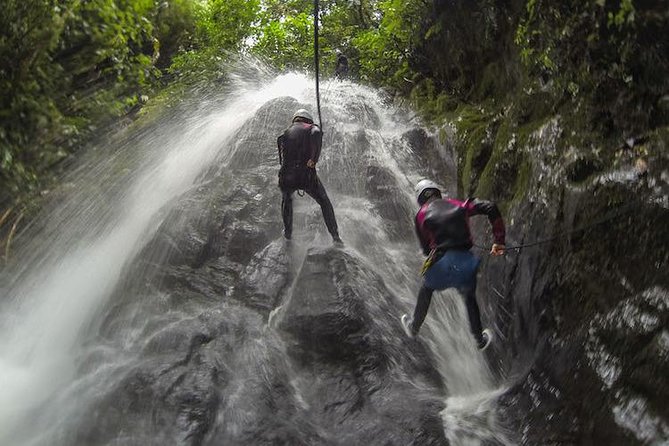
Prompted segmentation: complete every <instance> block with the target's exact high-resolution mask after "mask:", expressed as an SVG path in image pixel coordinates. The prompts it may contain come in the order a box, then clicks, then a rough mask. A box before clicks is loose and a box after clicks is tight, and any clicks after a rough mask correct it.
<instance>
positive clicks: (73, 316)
mask: <svg viewBox="0 0 669 446" xmlns="http://www.w3.org/2000/svg"><path fill="white" fill-rule="evenodd" d="M307 85H310V82H308V80H307V79H306V78H304V77H303V76H300V75H296V74H290V75H284V76H280V77H278V78H277V79H275V80H274V82H272V83H270V84H268V85H266V86H265V87H263V88H260V89H247V90H241V89H242V88H243V87H242V86H240V87H239V90H240V92H239V93H238V94H236V95H235V97H234V98H231V99H229V100H228V101H226V105H225V107H224V108H222V109H221V110H218V111H216V112H214V113H211V114H209V115H205V116H197V115H196V116H189V117H187V119H184V120H183V121H182V122H185V123H176V124H175V123H172V127H171V128H170V130H167V131H169V132H170V135H171V138H170V142H169V144H168V145H166V146H160V147H155V145H156V143H158V144H161V142H158V140H157V139H152V138H150V137H147V138H144V139H143V140H142V141H141V142H140V144H142V145H143V146H144V147H143V148H144V149H146V150H153V151H158V152H159V153H158V156H157V157H156V158H155V159H154V160H153V163H152V166H151V168H150V169H148V170H147V171H145V172H140V173H139V174H138V176H137V178H136V180H135V181H134V183H132V184H130V185H129V187H128V188H127V190H126V192H125V193H124V194H122V198H123V201H121V202H118V203H109V207H110V208H112V209H116V211H115V212H116V216H115V222H114V224H113V225H101V224H100V223H101V222H100V219H106V218H108V215H107V213H106V212H105V213H102V214H101V215H100V214H98V215H93V216H92V219H86V220H81V219H77V217H81V216H80V215H71V216H67V215H66V216H63V218H64V219H66V220H67V229H66V230H65V232H64V233H62V234H61V235H60V236H59V239H56V240H51V243H50V245H49V246H48V249H47V250H45V252H42V253H34V252H33V253H23V255H25V256H26V257H27V258H30V257H31V256H33V255H35V254H37V255H36V256H35V257H36V258H37V259H40V260H41V263H40V264H39V268H33V269H32V270H31V269H29V270H28V272H27V273H24V274H23V275H22V277H21V280H20V281H19V282H18V283H16V284H14V285H13V286H11V287H10V288H9V291H8V295H6V296H3V300H4V301H5V302H8V304H7V305H6V306H5V308H4V309H3V314H4V316H3V317H4V321H3V324H2V326H0V330H1V331H0V333H1V336H0V382H2V383H3V392H0V444H13V443H14V442H15V441H17V440H16V439H17V438H19V437H20V436H21V435H22V433H21V430H22V429H26V428H29V426H28V425H27V424H28V420H29V418H30V416H29V415H30V413H31V411H33V410H37V409H38V408H39V407H40V406H41V405H43V404H44V403H45V402H46V401H47V400H48V399H49V398H50V397H51V396H52V395H53V394H54V393H55V392H56V391H57V390H59V389H60V388H62V387H63V386H65V385H67V383H68V382H70V381H71V379H72V378H73V373H74V369H73V367H74V358H75V357H76V355H77V348H78V347H79V346H80V344H81V343H82V342H84V340H83V339H80V334H81V331H82V329H84V328H85V327H86V325H87V324H89V323H90V322H91V318H92V317H93V316H94V314H95V312H96V311H97V310H98V309H100V307H102V306H103V305H104V304H105V303H106V301H107V299H108V298H109V296H110V294H111V292H112V291H113V289H114V287H115V286H116V284H117V282H118V281H119V279H120V277H121V272H122V270H123V267H124V265H126V264H127V263H128V262H129V261H130V260H131V259H132V258H133V256H134V255H135V254H136V253H137V252H138V251H139V250H140V249H141V247H142V246H143V245H144V243H146V241H148V240H150V237H151V235H152V234H153V232H154V231H155V230H156V228H157V227H158V225H159V223H160V218H161V216H162V215H165V213H164V212H163V208H164V207H165V206H167V205H169V204H170V203H171V202H172V201H173V200H174V199H175V198H177V197H178V196H179V195H180V194H182V193H184V192H186V191H187V190H188V189H189V188H191V187H192V186H193V185H194V183H195V182H196V181H197V179H198V177H199V176H200V175H201V173H202V172H203V171H205V170H206V169H207V168H209V167H210V166H211V165H212V163H214V162H222V160H224V159H225V158H226V156H227V155H229V153H221V150H222V149H223V148H228V147H232V146H234V145H233V144H229V143H228V144H226V142H228V141H229V139H230V138H231V137H233V136H234V134H235V132H236V131H237V130H238V128H239V127H240V126H241V125H242V124H243V123H244V122H245V121H246V120H247V119H249V118H250V117H252V116H253V114H254V113H255V111H256V110H257V109H258V108H259V107H260V106H261V105H263V104H264V103H265V102H266V101H268V100H270V99H272V98H276V97H279V96H285V95H290V96H293V97H295V98H298V99H301V100H305V101H306V100H309V96H308V94H309V91H308V89H307V88H306V86H307ZM165 127H166V126H165ZM163 136H164V135H163ZM163 140H165V138H164V137H163V138H161V141H163ZM100 226H105V227H107V228H108V229H107V230H106V231H104V232H96V231H97V230H96V228H99V227H100ZM54 232H55V231H54ZM75 234H76V235H75ZM77 235H78V236H79V237H80V238H81V240H85V241H83V242H80V243H79V245H80V246H77V248H76V249H72V246H71V243H72V241H73V240H76V239H77ZM19 255H21V254H19ZM35 257H33V258H35Z"/></svg>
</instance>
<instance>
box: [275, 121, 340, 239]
mask: <svg viewBox="0 0 669 446" xmlns="http://www.w3.org/2000/svg"><path fill="white" fill-rule="evenodd" d="M322 141H323V133H322V132H321V129H320V128H318V126H317V125H315V124H308V123H306V122H294V123H293V124H292V125H291V126H290V127H289V128H288V129H286V131H284V132H283V135H281V136H279V139H278V141H277V145H278V149H279V161H280V163H281V170H279V188H281V192H282V194H283V196H282V200H281V213H282V215H283V225H284V235H285V236H286V238H291V236H292V233H293V193H294V192H295V191H297V190H303V191H305V192H306V193H307V194H309V196H310V197H311V198H313V199H314V200H316V202H317V203H318V204H319V205H320V207H321V211H322V212H323V219H324V220H325V225H326V226H327V228H328V232H329V233H330V235H331V236H332V237H333V238H334V239H338V238H339V232H338V229H337V220H336V218H335V213H334V209H333V207H332V203H331V202H330V199H329V198H328V194H327V193H326V192H325V187H323V184H322V183H321V181H320V180H319V179H318V175H317V174H316V168H315V167H313V168H312V167H308V166H307V161H309V160H312V161H313V162H314V163H316V162H318V158H319V157H320V154H321V145H322Z"/></svg>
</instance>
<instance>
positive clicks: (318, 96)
mask: <svg viewBox="0 0 669 446" xmlns="http://www.w3.org/2000/svg"><path fill="white" fill-rule="evenodd" d="M318 9H319V8H318V0H314V67H315V69H316V109H317V110H318V125H319V126H320V128H321V132H322V131H323V118H322V116H321V92H320V85H319V82H318V78H319V72H320V67H319V65H320V63H319V56H318V16H319V11H318Z"/></svg>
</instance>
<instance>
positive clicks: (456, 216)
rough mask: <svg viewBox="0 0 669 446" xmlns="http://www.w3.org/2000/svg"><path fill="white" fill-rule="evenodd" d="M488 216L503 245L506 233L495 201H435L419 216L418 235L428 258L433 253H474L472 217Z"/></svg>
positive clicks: (447, 199) (417, 222)
mask: <svg viewBox="0 0 669 446" xmlns="http://www.w3.org/2000/svg"><path fill="white" fill-rule="evenodd" d="M474 215H486V216H487V217H488V220H489V221H490V224H491V225H492V233H493V239H494V241H495V243H497V244H500V245H503V244H504V238H505V233H506V230H505V228H504V220H503V219H502V214H500V212H499V209H498V208H497V205H495V203H493V202H491V201H486V200H479V199H477V198H472V199H469V200H467V201H464V202H463V201H459V200H455V199H453V198H443V199H437V200H431V201H428V202H427V203H425V204H424V205H423V206H421V208H420V210H419V211H418V213H417V214H416V222H415V223H416V234H417V235H418V240H420V244H421V247H422V248H423V252H424V253H425V255H428V254H429V253H430V252H431V251H432V250H433V249H434V250H437V251H438V252H442V253H443V252H445V251H446V250H448V249H470V248H471V247H472V246H473V241H472V235H471V231H470V230H469V217H472V216H474Z"/></svg>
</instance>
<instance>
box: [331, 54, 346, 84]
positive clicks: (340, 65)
mask: <svg viewBox="0 0 669 446" xmlns="http://www.w3.org/2000/svg"><path fill="white" fill-rule="evenodd" d="M334 75H335V77H336V78H337V79H344V78H346V77H348V58H347V57H346V56H344V55H343V54H340V55H339V56H337V66H336V67H335V73H334Z"/></svg>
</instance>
